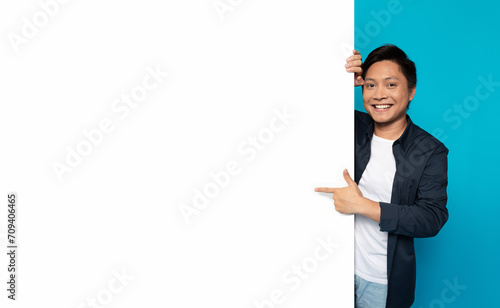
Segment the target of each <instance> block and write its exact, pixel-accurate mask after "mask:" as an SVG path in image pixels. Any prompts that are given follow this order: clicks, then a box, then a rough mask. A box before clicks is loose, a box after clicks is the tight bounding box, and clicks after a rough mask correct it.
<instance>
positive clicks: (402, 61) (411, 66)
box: [361, 44, 417, 108]
mask: <svg viewBox="0 0 500 308" xmlns="http://www.w3.org/2000/svg"><path fill="white" fill-rule="evenodd" d="M384 60H388V61H392V62H394V63H396V64H398V66H399V68H400V70H401V73H403V75H404V76H405V77H406V80H407V83H408V91H411V90H412V89H413V88H415V87H416V86H417V69H416V67H415V63H414V62H413V61H412V60H410V59H409V58H408V56H407V55H406V53H405V52H404V51H402V50H401V49H399V47H397V46H395V45H392V44H386V45H383V46H380V47H378V48H376V49H374V50H372V52H370V54H369V55H368V57H366V59H365V62H363V64H362V65H361V68H362V69H363V73H362V74H361V77H363V80H364V79H365V76H366V72H367V71H368V69H369V68H370V66H372V65H373V64H374V63H376V62H379V61H384ZM410 102H411V101H410ZM410 102H408V108H409V107H410Z"/></svg>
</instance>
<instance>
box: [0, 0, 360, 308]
mask: <svg viewBox="0 0 500 308" xmlns="http://www.w3.org/2000/svg"><path fill="white" fill-rule="evenodd" d="M353 2H354V1H329V0H309V1H285V0H276V1H264V0H252V1H249V0H248V1H247V0H241V1H237V0H221V1H213V0H205V1H201V0H191V1H145V0H141V1H95V0H92V1H76V0H75V1H62V0H61V1H56V0H51V1H50V0H41V1H3V2H2V3H1V4H0V26H1V28H0V29H1V36H2V38H3V39H2V43H1V45H0V55H1V56H0V82H1V85H2V86H1V91H0V95H1V112H0V129H1V141H2V154H1V169H0V170H1V174H2V176H1V183H0V184H1V185H0V187H1V191H0V192H1V196H2V201H1V204H2V207H1V208H2V210H1V211H0V228H1V229H0V240H1V241H0V244H1V250H0V251H5V252H8V251H9V250H8V249H7V245H8V243H7V207H6V205H7V194H8V193H10V192H16V193H17V201H18V203H17V211H16V215H17V216H16V221H17V226H16V231H17V232H16V240H17V242H16V243H17V245H18V249H17V252H16V254H17V259H16V283H17V285H16V301H15V302H14V301H12V300H10V299H8V298H7V296H8V295H9V294H10V293H8V292H7V290H6V289H7V288H6V287H5V286H7V287H8V285H9V284H8V283H7V281H8V274H10V273H8V272H7V269H8V264H9V262H10V259H9V256H8V255H7V253H2V254H1V256H0V273H1V274H0V279H1V281H2V285H3V286H4V287H3V288H2V291H1V292H0V303H1V304H0V305H1V306H2V307H39V306H44V307H54V308H56V307H65V308H66V307H178V308H181V307H219V308H226V307H227V308H235V307H262V308H272V307H287V308H304V307H315V308H321V307H325V308H326V307H352V305H353V283H354V282H353V217H352V216H348V215H341V214H339V213H337V212H336V211H335V210H334V206H333V200H332V199H331V195H322V194H319V193H316V192H314V191H313V189H314V187H318V186H330V187H336V186H337V187H338V186H345V182H344V181H343V178H342V170H343V169H344V168H348V169H349V171H350V172H351V174H352V175H353V174H354V172H353V158H354V151H353V150H354V143H353V93H354V92H353V87H352V75H349V74H346V73H345V71H344V66H343V65H344V63H345V58H346V56H347V54H346V52H348V51H349V48H352V47H349V46H352V45H353V36H354V35H353V31H354V21H353V16H354V12H353V10H354V5H353Z"/></svg>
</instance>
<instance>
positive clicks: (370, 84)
mask: <svg viewBox="0 0 500 308" xmlns="http://www.w3.org/2000/svg"><path fill="white" fill-rule="evenodd" d="M365 86H366V87H367V88H373V87H374V86H375V85H374V84H372V83H367V84H365Z"/></svg>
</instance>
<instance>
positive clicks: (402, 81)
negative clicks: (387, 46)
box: [363, 60, 415, 124]
mask: <svg viewBox="0 0 500 308" xmlns="http://www.w3.org/2000/svg"><path fill="white" fill-rule="evenodd" d="M414 95H415V88H413V89H412V91H408V81H407V80H406V77H405V76H404V75H403V73H401V71H400V70H399V65H398V64H397V63H395V62H392V61H386V60H385V61H379V62H375V63H373V64H372V65H371V66H370V68H369V69H368V71H367V72H366V75H365V83H364V85H363V105H364V107H365V110H366V112H368V114H369V115H370V116H371V117H372V118H373V120H374V121H375V122H376V123H379V124H391V123H394V122H397V121H398V120H402V119H404V118H405V117H406V109H407V108H408V103H409V101H410V100H412V99H413V96H414Z"/></svg>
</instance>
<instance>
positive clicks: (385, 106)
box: [374, 105, 391, 109]
mask: <svg viewBox="0 0 500 308" xmlns="http://www.w3.org/2000/svg"><path fill="white" fill-rule="evenodd" d="M374 106H375V108H377V109H387V108H389V107H391V105H374Z"/></svg>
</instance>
